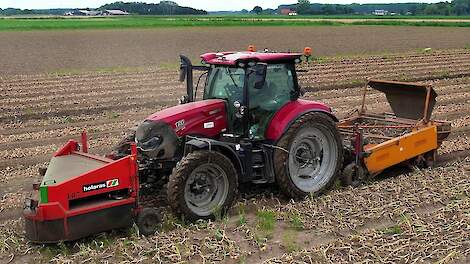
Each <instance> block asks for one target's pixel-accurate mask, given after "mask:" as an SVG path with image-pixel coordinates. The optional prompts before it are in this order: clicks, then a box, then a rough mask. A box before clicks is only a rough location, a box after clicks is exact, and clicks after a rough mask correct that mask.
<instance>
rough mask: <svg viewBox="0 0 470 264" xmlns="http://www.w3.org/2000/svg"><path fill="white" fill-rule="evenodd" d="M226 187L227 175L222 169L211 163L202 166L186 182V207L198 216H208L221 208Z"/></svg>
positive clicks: (226, 193)
mask: <svg viewBox="0 0 470 264" xmlns="http://www.w3.org/2000/svg"><path fill="white" fill-rule="evenodd" d="M228 185H229V183H228V177H227V174H226V173H225V171H224V170H223V169H222V168H220V167H219V166H218V165H216V164H213V163H207V164H203V165H201V166H199V167H197V168H196V169H195V170H194V171H193V172H192V173H191V175H189V177H188V179H187V181H186V185H185V190H184V199H185V201H186V205H187V206H188V207H189V209H190V210H191V211H193V212H194V213H195V214H197V215H199V216H209V215H211V214H212V213H214V211H216V210H220V209H221V207H222V206H223V204H224V202H225V200H226V199H227V195H228Z"/></svg>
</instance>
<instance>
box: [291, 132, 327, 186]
mask: <svg viewBox="0 0 470 264" xmlns="http://www.w3.org/2000/svg"><path fill="white" fill-rule="evenodd" d="M335 152H336V150H335V146H334V139H333V136H332V134H331V132H329V131H326V130H325V131H323V129H319V128H313V127H309V128H304V129H302V130H301V131H299V133H298V136H296V138H295V140H294V141H293V142H292V143H291V146H290V151H289V153H290V154H289V167H288V168H289V174H290V178H291V180H292V182H293V183H294V184H295V185H296V186H297V187H298V188H299V189H301V190H302V191H305V192H315V191H317V190H318V189H320V188H322V185H324V184H326V182H327V181H328V178H330V177H331V175H329V174H331V173H334V172H332V171H331V170H334V169H335V162H336V160H335V157H336V154H335Z"/></svg>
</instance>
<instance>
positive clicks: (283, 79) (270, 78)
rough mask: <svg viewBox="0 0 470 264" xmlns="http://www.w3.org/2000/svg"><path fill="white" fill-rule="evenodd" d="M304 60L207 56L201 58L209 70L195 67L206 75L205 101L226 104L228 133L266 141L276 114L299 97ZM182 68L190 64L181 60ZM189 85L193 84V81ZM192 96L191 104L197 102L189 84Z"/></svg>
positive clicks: (280, 56)
mask: <svg viewBox="0 0 470 264" xmlns="http://www.w3.org/2000/svg"><path fill="white" fill-rule="evenodd" d="M301 56H302V54H297V53H257V52H238V53H207V54H204V55H202V56H201V57H202V62H203V64H204V65H206V66H194V67H198V68H197V69H199V70H204V71H205V73H204V74H207V77H206V81H205V85H204V93H203V100H209V99H222V100H224V101H226V108H227V123H228V128H227V130H228V131H227V132H228V133H229V134H232V135H233V136H236V137H244V138H250V139H251V140H263V139H265V132H266V128H267V127H268V125H269V122H270V120H271V119H272V117H273V116H274V114H275V113H276V112H278V110H279V109H280V108H281V107H282V106H284V105H285V104H286V103H288V102H290V101H294V100H297V99H298V97H299V95H300V88H299V85H298V82H297V75H296V71H295V64H296V63H298V62H300V57H301ZM182 65H186V66H187V65H190V62H189V61H188V60H187V59H186V58H183V57H182ZM183 67H184V66H183ZM183 67H182V68H183ZM182 72H183V73H189V71H187V70H183V71H182ZM188 77H189V76H188ZM187 81H191V82H192V79H191V77H189V78H188V80H187ZM196 90H197V88H196ZM189 94H191V95H193V97H192V98H191V99H192V100H195V99H196V98H194V97H195V92H194V91H192V87H190V84H189V82H188V95H189ZM188 97H191V96H188ZM188 99H189V98H188Z"/></svg>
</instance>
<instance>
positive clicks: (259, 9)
mask: <svg viewBox="0 0 470 264" xmlns="http://www.w3.org/2000/svg"><path fill="white" fill-rule="evenodd" d="M251 12H252V13H255V14H257V15H259V14H261V13H262V12H263V8H262V7H261V6H255V7H254V8H253V10H251Z"/></svg>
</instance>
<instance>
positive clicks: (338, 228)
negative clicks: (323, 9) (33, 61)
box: [0, 50, 470, 263]
mask: <svg viewBox="0 0 470 264" xmlns="http://www.w3.org/2000/svg"><path fill="white" fill-rule="evenodd" d="M304 68H306V69H309V72H306V73H301V75H300V81H301V84H302V86H303V87H304V88H305V89H306V90H307V91H308V92H307V93H306V95H305V97H306V98H308V99H313V100H320V101H323V102H325V103H327V104H329V105H331V106H332V107H333V108H334V109H335V112H336V114H337V115H338V116H339V117H341V116H345V115H346V114H347V113H348V112H350V111H351V110H352V109H354V108H356V107H358V106H359V104H360V102H361V99H362V95H361V91H362V89H363V86H364V83H365V80H366V78H381V79H388V80H406V81H421V82H425V83H431V84H433V85H434V87H435V89H436V91H437V92H438V94H439V97H438V104H437V105H436V107H435V109H434V114H433V117H434V118H435V119H442V120H450V121H452V126H453V133H452V134H451V136H450V137H449V139H448V140H447V141H445V142H444V144H443V145H442V147H441V149H440V161H439V165H438V167H437V168H435V169H433V170H417V169H408V170H403V169H399V170H396V171H392V172H390V173H388V174H390V175H388V174H387V175H384V176H383V177H381V178H382V179H381V180H378V181H374V182H371V183H369V184H368V185H365V186H362V187H358V188H336V189H335V190H333V191H331V192H330V193H328V194H326V195H323V196H321V197H319V198H312V199H307V200H305V201H301V202H293V201H288V200H286V199H285V198H284V197H283V196H282V195H280V194H279V191H278V190H277V189H276V187H274V186H268V188H265V190H264V191H260V189H253V188H252V187H250V188H248V187H246V188H245V187H243V188H244V189H246V190H244V191H243V192H242V194H241V197H240V199H239V201H238V204H237V206H235V208H234V209H233V210H232V212H231V214H230V217H228V218H227V219H220V220H218V221H216V222H200V223H197V224H190V225H188V224H183V223H180V222H179V221H177V220H175V219H173V218H172V217H171V215H170V214H167V217H166V219H165V222H164V228H163V230H162V231H161V232H160V233H159V234H158V235H156V236H152V237H148V238H140V237H138V235H137V234H136V233H135V231H134V230H131V231H129V232H128V233H125V232H113V233H111V234H102V235H98V236H96V237H93V238H89V239H85V240H82V241H79V242H77V243H72V244H61V245H58V246H47V247H46V246H37V245H33V244H30V243H27V242H26V241H25V239H24V237H23V234H22V227H21V225H22V222H21V219H20V213H21V208H22V202H23V200H24V198H25V197H26V196H28V195H29V190H30V186H31V184H32V182H33V181H34V180H37V176H36V174H37V169H38V168H39V167H41V166H44V165H45V164H46V162H47V161H48V160H49V158H50V156H51V154H52V153H53V151H55V150H56V149H57V148H58V147H60V146H61V145H62V144H64V143H65V142H66V141H67V140H68V139H70V138H77V137H78V135H79V134H80V132H81V131H82V129H84V128H86V129H87V130H88V131H89V134H90V135H91V138H92V139H91V141H90V144H91V151H92V152H95V153H106V152H107V151H109V149H110V146H112V145H113V144H115V143H116V142H117V141H119V140H120V138H121V137H122V135H123V133H124V132H125V131H126V129H127V128H130V127H133V126H134V125H135V124H137V123H138V122H139V121H140V120H142V119H143V118H145V117H146V116H147V115H149V114H150V113H152V112H154V111H157V110H159V109H161V108H164V107H168V106H171V105H175V104H176V101H177V98H179V97H180V96H181V95H182V94H183V91H184V88H183V86H182V85H181V84H180V83H178V82H177V72H175V71H171V70H164V69H159V68H146V69H139V70H138V71H131V72H121V73H93V72H90V73H81V74H75V75H73V74H69V75H68V74H62V75H23V76H6V77H0V108H1V112H0V121H1V124H2V127H1V128H0V158H1V159H0V184H1V186H2V188H0V199H1V200H0V213H1V214H0V262H8V261H16V262H28V261H30V262H33V261H36V259H37V260H40V261H47V260H50V261H52V262H58V263H62V262H71V261H72V262H82V263H84V262H91V263H94V262H106V261H107V262H111V263H113V262H159V261H162V262H172V263H175V262H187V261H190V260H192V261H197V262H213V261H222V260H223V261H227V262H231V263H238V262H240V263H244V262H246V263H252V262H267V263H284V262H296V263H298V262H308V263H311V262H329V261H331V262H334V263H337V262H361V261H364V262H373V263H375V262H389V263H395V262H423V261H424V262H434V261H436V262H452V261H457V262H466V260H468V259H467V258H468V256H470V239H469V237H470V222H469V220H470V200H469V194H470V193H469V191H470V177H469V170H470V159H469V158H467V156H468V154H469V153H470V152H469V151H470V141H469V139H468V130H469V125H470V104H469V102H470V50H437V51H433V52H431V53H417V52H415V53H400V54H387V55H384V56H369V57H351V58H347V59H328V60H322V61H321V62H317V63H313V64H311V65H309V66H304ZM368 102H369V104H368V108H369V109H378V110H387V104H386V101H385V100H384V98H383V96H381V95H380V94H378V93H371V94H370V96H369V101H368ZM392 176H393V177H392ZM260 192H261V194H259V193H260ZM146 202H147V203H149V204H155V206H156V207H158V208H159V209H160V210H162V211H163V212H166V211H167V209H166V205H165V204H164V197H163V196H162V195H159V196H158V197H147V201H146ZM266 218H272V219H274V222H273V223H272V225H271V226H270V225H266V223H264V222H263V221H266ZM263 219H264V220H263Z"/></svg>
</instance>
